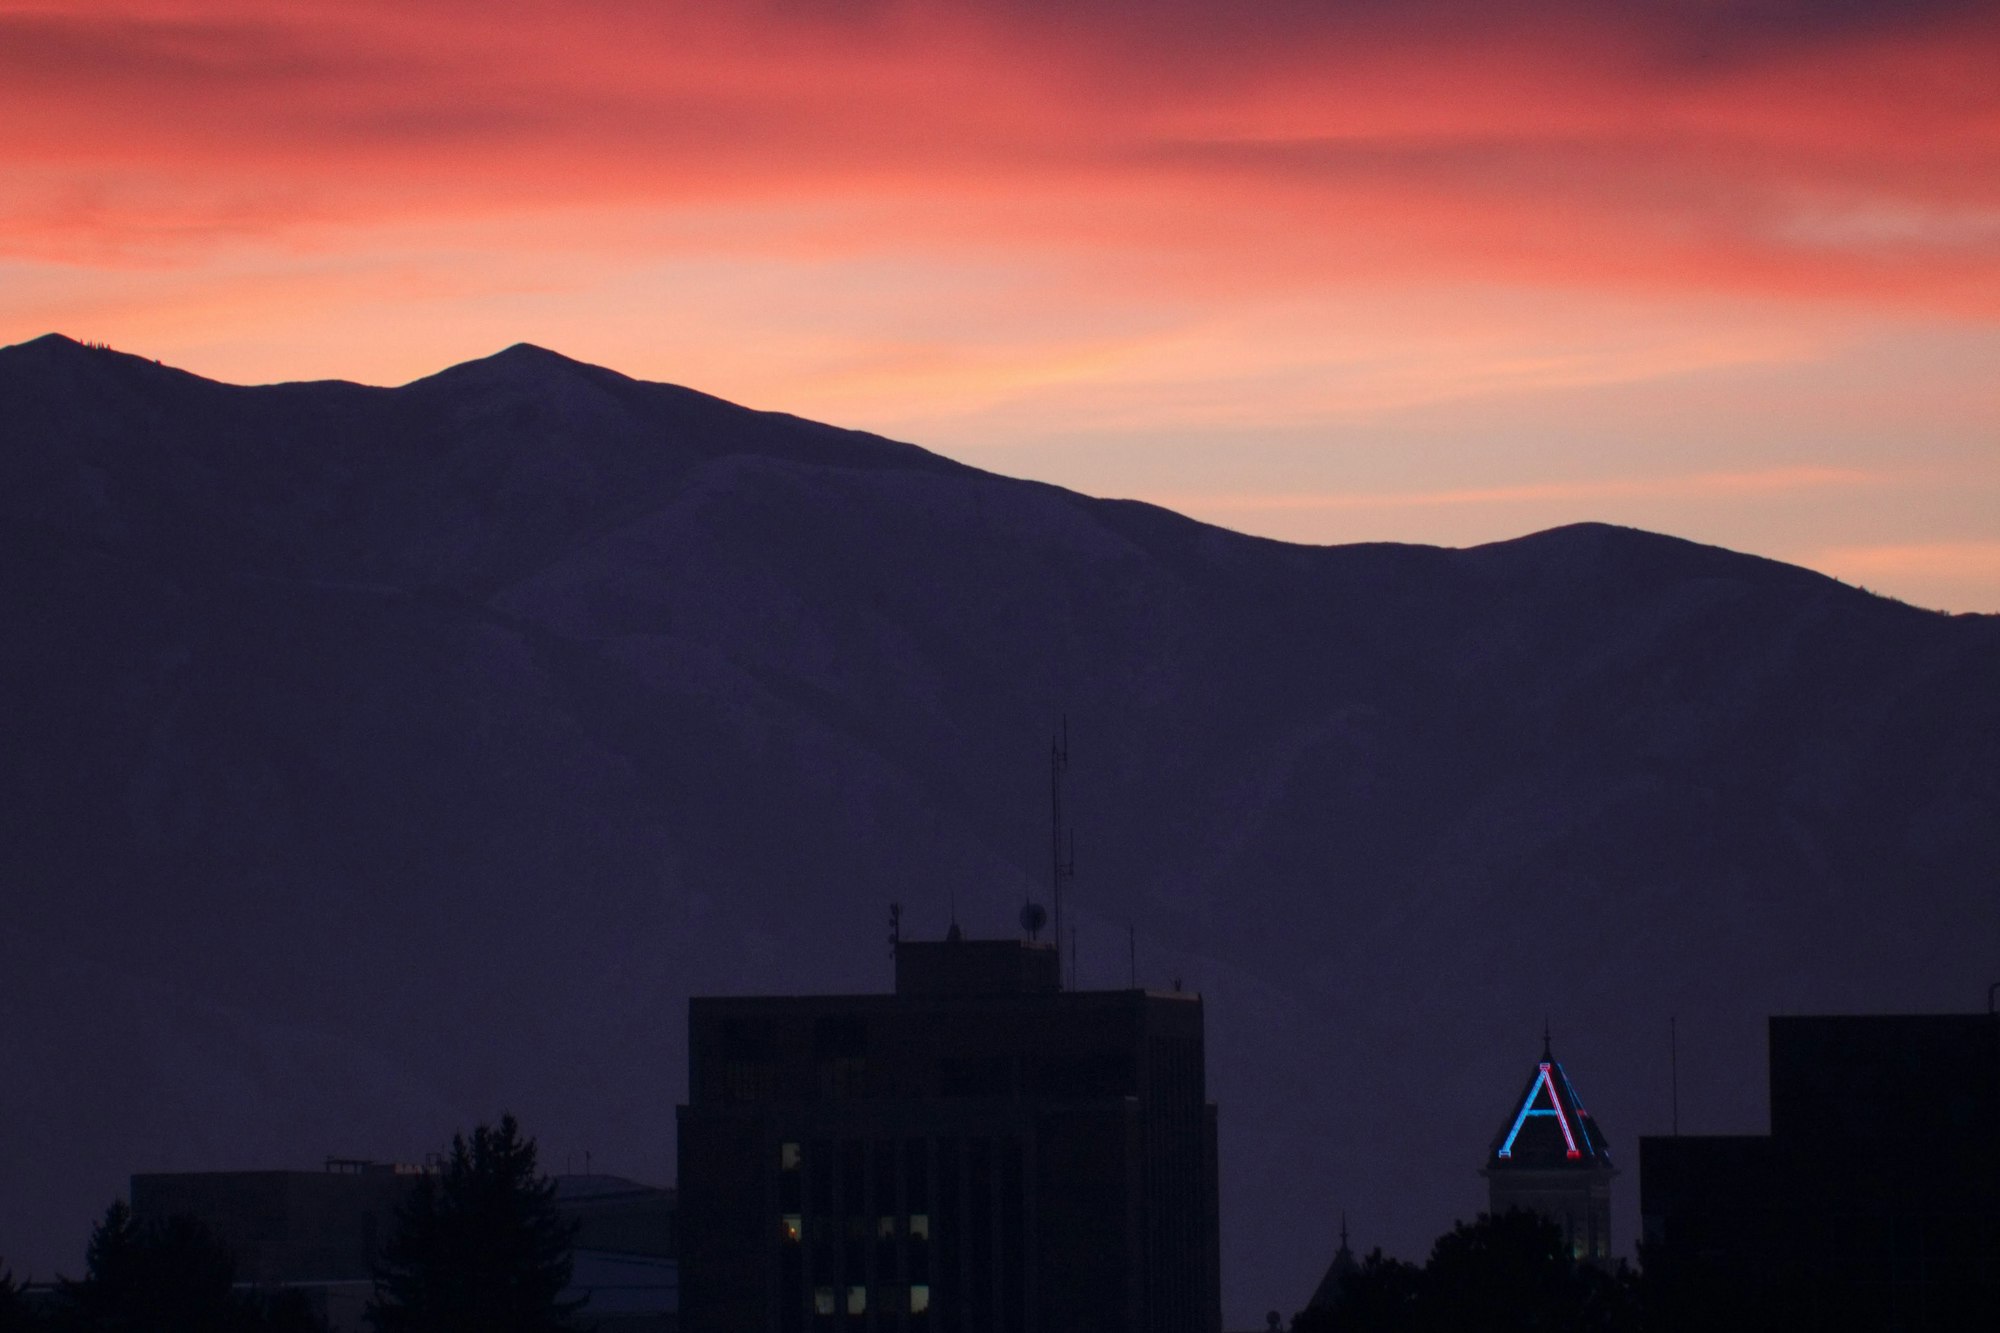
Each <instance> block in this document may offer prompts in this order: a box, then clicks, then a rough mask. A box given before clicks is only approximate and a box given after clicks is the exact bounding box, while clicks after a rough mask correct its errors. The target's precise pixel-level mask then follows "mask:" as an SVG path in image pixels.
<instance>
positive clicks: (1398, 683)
mask: <svg viewBox="0 0 2000 1333" xmlns="http://www.w3.org/2000/svg"><path fill="white" fill-rule="evenodd" d="M0 553H4V556H5V559H4V562H0V606H4V607H5V608H6V610H7V613H8V619H9V623H10V633H9V634H8V635H7V636H6V639H5V641H4V643H0V691H4V694H0V700H4V702H5V705H6V706H5V709H4V714H5V716H4V720H0V728H4V733H0V742H4V750H0V753H5V754H6V755H7V756H8V759H7V761H6V762H5V764H4V765H0V884H4V886H5V890H4V891H5V895H6V897H5V906H6V909H7V911H6V918H7V921H8V927H7V931H6V934H5V935H4V937H0V941H4V942H0V952H4V955H5V956H4V957H0V1026H4V1030H6V1031H7V1032H8V1033H9V1034H10V1035H12V1036H13V1037H14V1045H15V1048H16V1055H17V1058H18V1059H19V1060H20V1061H21V1065H20V1067H21V1068H23V1069H26V1070H29V1071H32V1072H33V1074H34V1076H33V1077H32V1078H24V1079H15V1080H0V1144H4V1145H10V1146H8V1147H5V1148H0V1254H5V1255H7V1256H8V1258H9V1259H10V1260H11V1261H13V1262H14V1263H15V1265H16V1266H17V1267H20V1266H22V1265H28V1266H31V1267H34V1268H35V1269H36V1270H37V1271H40V1272H46V1271H47V1269H48V1267H49V1266H50V1265H52V1264H56V1263H63V1264H66V1265H68V1266H69V1267H70V1268H71V1269H74V1267H75V1266H76V1265H77V1263H78V1258H77V1256H78V1255H79V1254H80V1250H81V1238H82V1235H83V1232H84V1229H85V1227H86V1225H87V1222H88V1219H89V1217H90V1216H91V1214H92V1213H93V1212H94V1211H95V1210H96V1209H98V1208H99V1207H101V1206H102V1203H103V1202H104V1199H105V1198H106V1197H108V1196H109V1194H110V1193H111V1192H112V1191H114V1190H115V1189H117V1188H118V1187H119V1185H120V1182H121V1180H122V1177H123V1176H124V1175H126V1174H128V1173H129V1172H131V1171H136V1170H156V1169H173V1168H197V1167H217V1168H219V1167H230V1166H255V1165H283V1164H303V1163H308V1162H311V1161H315V1160H318V1158H319V1157H320V1156H323V1155H325V1154H327V1153H339V1154H359V1155H377V1156H385V1157H388V1156H402V1157H408V1156H411V1155H414V1154H416V1153H418V1152H421V1151H423V1150H425V1149H427V1148H429V1147H431V1146H433V1145H434V1144H435V1143H436V1142H437V1141H438V1140H439V1139H440V1138H441V1137H443V1136H444V1135H445V1134H447V1133H448V1132H449V1131H450V1130H451V1129H452V1128H453V1127H455V1126H458V1125H462V1124H464V1123H467V1122H469V1121H470V1120H471V1119H473V1118H474V1117H490V1116H491V1115H493V1114H495V1113H497V1111H498V1110H500V1109H501V1108H502V1107H506V1108H510V1109H513V1110H515V1111H516V1112H517V1113H519V1114H520V1115H521V1117H522V1120H523V1123H524V1124H526V1125H528V1126H529V1128H530V1129H531V1130H532V1131H534V1132H536V1133H538V1134H540V1135H541V1137H542V1139H543V1142H544V1147H545V1151H546V1152H547V1153H548V1155H549V1159H550V1160H551V1161H555V1162H558V1163H560V1162H561V1161H562V1160H563V1158H564V1156H565V1155H566V1154H569V1153H581V1152H582V1151H583V1150H585V1149H588V1150H590V1151H591V1152H592V1153H593V1155H594V1161H595V1162H596V1163H598V1164H599V1165H601V1166H603V1167H605V1168H606V1169H615V1170H617V1171H619V1172H620V1173H622V1174H627V1175H635V1176H639V1177H644V1178H652V1179H666V1178H668V1177H669V1176H670V1174H671V1169H672V1167H671V1163H672V1157H673V1143H672V1135H673V1127H672V1115H671V1106H672V1104H673V1102H674V1101H675V1100H676V1098H677V1097H678V1096H680V1095H681V1093H682V1092H683V1091H684V1078H685V1074H684V1054H685V1053H684V1050H683V1040H682V1025H683V1023H684V1009H683V1007H682V1005H683V1001H684V999H685V997H686V996H687V995H688V994H690V993H704V992H716V991H724V992H727V991H740V992H756V991H813V990H831V989H841V990H845V989H878V988H882V987H885V986H886V985H887V983H888V968H887V955H886V949H885V948H884V945H883V939H882V936H883V927H884V919H885V908H886V904H887V903H888V902H889V901H891V900H899V901H902V902H903V903H904V904H906V918H905V919H906V922H908V925H909V928H910V929H911V930H912V931H914V932H918V933H932V932H939V931H942V929H943V927H944V925H945V922H946V920H947V918H948V916H949V915H950V913H951V912H952V910H953V908H954V906H955V908H956V911H957V913H958V916H959V918H960V919H961V920H962V921H963V922H964V923H965V924H966V925H967V927H968V928H969V929H971V930H973V931H974V932H975V933H1001V932H1003V931H1005V930H1007V929H1009V928H1010V926H1011V923H1012V920H1013V917H1014V913H1015V911H1016V910H1017V908H1018V906H1019V904H1020V901H1021V899H1022V897H1023V896H1024V894H1027V893H1031V892H1032V893H1036V894H1038V895H1039V894H1040V893H1041V892H1042V890H1041V887H1040V886H1041V884H1042V883H1043V881H1044V879H1045V876H1046V864H1045V857H1046V848H1047V826H1046V820H1047V791H1046V756H1045V751H1044V747H1045V746H1046V744H1047V737H1048V731H1049V728H1050V726H1051V724H1052V722H1053V721H1054V720H1055V719H1056V718H1058V717H1059V716H1061V715H1063V714H1064V713H1067V715H1068V717H1069V719H1070V725H1071V735H1072V750H1073V763H1074V767H1073V771H1072V775H1073V779H1074V784H1075V787H1074V797H1075V799H1074V804H1075V806H1076V810H1077V816H1078V824H1079V834H1078V858H1077V859H1078V865H1079V876H1078V881H1077V886H1076V892H1075V894H1074V896H1073V898H1072V900H1071V905H1072V906H1073V907H1074V908H1075V920H1076V924H1077V928H1078V930H1077V941H1076V944H1077V951H1078V964H1079V969H1080V975H1081V977H1082V979H1083V982H1084V984H1086V985H1123V984H1125V983H1126V976H1127V966H1128V963H1127V931H1128V927H1129V928H1131V929H1133V931H1134V933H1135V935H1136V941H1137V956H1138V970H1139V972H1140V974H1141V976H1140V979H1141V980H1142V981H1144V982H1146V983H1148V984H1153V985H1167V984H1171V983H1172V981H1173V979H1174V978H1176V977H1179V978H1181V979H1183V981H1184V982H1185V983H1186V984H1188V985H1191V986H1194V987H1196V988H1199V989H1201V990H1202V991H1203V992H1204V993H1205V994H1206V996H1207V997H1208V1000H1209V1021H1210V1032H1209V1040H1210V1077H1211V1082H1212V1093H1213V1095H1214V1096H1216V1098H1217V1099H1218V1100H1219V1101H1220V1103H1221V1106H1222V1125H1223V1131H1222V1133H1223V1170H1224V1209H1225V1216H1224V1232H1225V1235H1224V1245H1225V1273H1224V1284H1225V1302H1226V1308H1227V1309H1228V1311H1229V1312H1230V1316H1231V1319H1232V1321H1240V1320H1245V1319H1250V1318H1253V1317H1254V1316H1255V1315H1256V1314H1257V1313H1260V1312H1261V1311H1263V1310H1264V1309H1267V1308H1272V1307H1277V1308H1282V1309H1286V1310H1289V1309H1291V1308H1294V1307H1295V1306H1296V1305H1297V1304H1299V1303H1301V1302H1302V1301H1303V1299H1304V1297H1305V1295H1306V1294H1307V1293H1308V1292H1309V1291H1310V1289H1311V1284H1312V1282H1313V1281H1314V1280H1315V1278H1316V1277H1317V1275H1318V1272H1319V1271H1320V1270H1321V1269H1322V1268H1323V1267H1324V1264H1325V1260H1326V1256H1327V1254H1328V1253H1329V1252H1330V1249H1331V1243H1332V1236H1333V1229H1334V1226H1335V1221H1334V1219H1335V1215H1336V1214H1337V1213H1338V1212H1339V1210H1341V1209H1342V1208H1346V1209H1347V1210H1348V1211H1349V1213H1350V1214H1351V1216H1352V1218H1353V1220H1354V1223H1355V1229H1356V1232H1357V1236H1358V1238H1359V1239H1360V1240H1361V1241H1363V1242H1364V1243H1367V1244H1372V1243H1376V1242H1377V1241H1379V1242H1381V1243H1383V1244H1385V1245H1387V1246H1389V1247H1390V1248H1391V1249H1392V1250H1395V1249H1401V1250H1403V1251H1404V1252H1406V1253H1414V1252H1415V1251H1416V1250H1417V1248H1418V1247H1419V1246H1421V1245H1422V1244H1424V1243H1425V1242H1427V1241H1428V1239H1429V1237H1430V1236H1432V1235H1434V1234H1435V1233H1436V1232H1438V1231H1439V1230H1442V1229H1443V1228H1444V1227H1445V1226H1446V1225H1448V1224H1449V1222H1450V1221H1451V1220H1452V1218H1453V1217H1454V1216H1469V1215H1470V1214H1471V1213H1472V1212H1474V1211H1476V1210H1477V1209H1478V1208H1479V1207H1480V1206H1481V1205H1482V1202H1483V1186H1482V1182H1480V1181H1479V1180H1478V1178H1477V1177H1476V1176H1475V1175H1474V1174H1473V1172H1474V1171H1475V1169H1476V1167H1477V1166H1478V1163H1479V1159H1480V1154H1481V1152H1482V1150H1483V1148H1484V1146H1485V1143H1486V1141H1487V1139H1488V1138H1489V1137H1490V1136H1491V1133H1492V1130H1493V1128H1494V1122H1496V1121H1497V1120H1498V1119H1499V1118H1500V1117H1501V1116H1502V1114H1503V1113H1504V1112H1505V1111H1506V1109H1507V1108H1506V1107H1505V1105H1504V1103H1505V1102H1506V1100H1507V1098H1508V1097H1510V1096H1511V1095H1512V1093H1513V1092H1514V1090H1515V1084H1516V1083H1517V1082H1518V1069H1519V1063H1520V1061H1521V1060H1522V1059H1524V1058H1527V1057H1529V1056H1531V1055H1532V1054H1533V1053H1534V1052H1533V1047H1534V1045H1535V1043H1536V1042H1537V1041H1538V1040H1539V1036H1540V1032H1539V1029H1540V1024H1541V1022H1542V1019H1543V1017H1544V1015H1545V1014H1546V1015H1548V1016H1549V1018H1550V1019H1551V1021H1552V1023H1553V1026H1554V1030H1555V1038H1556V1046H1557V1049H1558V1051H1559V1053H1560V1054H1562V1056H1563V1058H1564V1060H1565V1063H1566V1065H1567V1066H1568V1068H1569V1071H1570V1073H1571V1075H1572V1077H1573V1078H1574V1079H1575V1081H1576V1083H1577V1085H1578V1089H1579V1091H1580V1093H1581V1094H1582V1095H1583V1097H1584V1098H1585V1100H1586V1102H1587V1104H1589V1105H1590V1106H1591V1109H1592V1110H1593V1111H1594V1112H1595V1113H1596V1114H1597V1116H1598V1118H1599V1119H1600V1121H1601V1122H1602V1123H1603V1124H1604V1125H1605V1126H1606V1128H1607V1129H1608V1131H1609V1132H1610V1134H1611V1136H1612V1146H1613V1151H1614V1153H1615V1154H1616V1155H1618V1156H1619V1157H1621V1158H1622V1160H1623V1161H1624V1162H1625V1165H1626V1171H1627V1175H1626V1176H1625V1178H1624V1179H1623V1180H1621V1182H1620V1189H1621V1191H1622V1194H1621V1196H1620V1205H1621V1207H1620V1212H1619V1223H1618V1224H1619V1228H1620V1234H1621V1244H1629V1242H1630V1240H1631V1238H1632V1236H1633V1231H1634V1228H1635V1226H1636V1218H1635V1216H1634V1211H1635V1210H1634V1208H1633V1206H1632V1205H1633V1201H1634V1199H1635V1198H1636V1166H1637V1162H1636V1157H1637V1153H1636V1147H1637V1144H1636V1138H1637V1135H1638V1134H1640V1133H1647V1132H1658V1131H1661V1130H1663V1129H1664V1128H1665V1125H1666V1120H1667V1107H1666V1052H1665V1031H1666V1020H1667V1018H1668V1016H1669V1015H1678V1016H1679V1019H1680V1030H1681V1033H1682V1037H1683V1049H1682V1053H1681V1071H1682V1123H1683V1125H1684V1127H1686V1128H1689V1129H1691V1130H1697V1131H1722V1130H1754V1129H1757V1128H1760V1127H1761V1124H1762V1116H1763V1092H1762V1088H1763V1073H1762V1059H1763V1051H1762V1042H1763V1036H1762V1032H1763V1029H1762V1021H1763V1016H1764V1015H1765V1013H1767V1012H1771V1011H1781V1010H1783V1011H1796V1010H1807V1009H1873V1008H1886V1009H1896V1008H1963V1007H1965V1006H1967V1005H1968V1004H1970V1003H1974V1002H1976V1000H1977V997H1978V995H1979V994H1980V993H1981V991H1982V990H1983V987H1984V985H1985V984H1986V982H1987V981H1989V980H1990V979H1991V975H1990V974H1993V973H1994V972H1995V969H1996V967H2000V959H1996V957H1995V954H1994V945H1993V942H1994V941H1995V940H1996V939H2000V906H1996V900H2000V895H1995V894H1993V893H1992V891H1991V886H1992V884H1993V883H1994V881H1995V879H1996V871H2000V820H1996V819H1995V818H1994V817H1993V812H1994V810H1995V809H1996V797H2000V790H1996V777H1995V775H1996V774H2000V762H1996V761H2000V703H1997V702H1996V699H1995V694H1994V691H1993V689H1992V685H1991V683H1992V681H1994V680H1996V679H2000V621H1996V619H1995V618H1992V617H1968V616H1960V617H1946V616H1941V615H1936V614H1932V613H1928V612H1922V611H1917V610H1913V609H1911V608H1908V607H1904V606H1901V605H1899V604H1896V603H1892V602H1887V601H1883V600H1880V599H1876V598H1872V597H1869V596H1867V595H1865V594H1862V593H1860V592H1857V591H1855V590H1853V589H1849V588H1846V587H1844V586H1842V585H1840V584H1837V583H1835V582H1833V581H1831V580H1828V579H1825V578H1822V577H1820V576H1818V575H1815V574H1811V573H1808V572H1806V571H1803V570H1798V569H1793V568H1789V567H1786V566H1783V565H1778V564H1774V563H1772V562H1769V561H1763V560H1758V559H1753V558H1750V557H1746V556H1741V555H1736V554H1733V553H1730V552H1726V551H1720V550H1715V549H1712V548H1705V547H1699V546H1695V545H1692V544H1689V543H1686V542H1681V541H1677V540H1675V539H1672V538H1667V537H1659V536H1654V535H1651V534H1646V533H1639V532H1633V531H1629V530H1622V529H1615V528H1608V527H1603V526H1596V525H1584V526H1580V527H1574V528H1565V529H1559V530H1556V531H1553V532H1548V533H1542V534H1537V535H1535V536H1532V537H1526V538H1522V539H1520V540H1517V541H1513V542H1505V543H1499V544H1496V545H1493V546H1487V547H1481V548H1476V549H1473V550H1467V551H1446V550H1437V549H1431V548H1421V547H1402V546H1389V545H1370V546H1352V547H1331V548H1309V547H1296V546H1287V545H1283V544H1279V543H1274V542H1267V541H1261V540H1257V539H1252V538H1248V537H1243V536H1240V535H1237V534H1233V533H1228V532H1225V531H1222V530H1219V529H1215V528H1210V527H1205V526H1203V525H1200V524H1197V523H1194V522H1191V521H1189V520H1186V519H1184V518H1181V517H1179V516H1176V515H1173V514H1170V513H1167V512H1165V511H1162V510H1158V509H1154V508H1150V507H1147V506H1143V505H1137V504H1131V503H1121V502H1107V501H1097V500H1089V499H1085V498H1083V497H1080V496H1076V495H1073V494H1069V493H1066V492H1063V491H1060V490H1058V489H1055V488H1051V487H1047V486H1041V485H1036V484H1031V483H1026V482H1020V481H1014V480H1009V479H1006V478H1001V477H996V476H992V475H990V474H985V473H981V472H978V471H976V470H973V469H970V468H965V467H962V466H959V465H957V464H954V463H951V462H949V461H947V460H944V459H941V458H938V457H937V456H935V455H931V454H928V453H926V452H924V451H922V450H920V449H917V448H914V447H912V446H908V445H900V444H895V443H892V442H889V441H885V440H880V439H877V438H875V437H871V436H866V435H859V434H855V433H851V432H845V431H838V430H834V429H832V428H829V427H825V426H818V425H814V424H812V423H808V422H803V421H799V420H797V419H794V418H788V417H782V416H775V415H770V414H764V413H755V412H749V411H746V410H744V409H742V408H737V407H734V406H731V405H729V404H726V403H722V402H720V401H718V400H715V399H711V398H707V397H704V396H702V395H699V394H695V393H691V392H689V391H687V390H683V389H676V388H672V387H669V386H663V385H650V384H643V383H640V382H637V381H633V380H629V379H626V378H624V377H622V376H619V375H616V374H614V373H612V372H610V371H605V370H601V369H597V368H594V367H588V366H583V365H579V364H577V363H574V362H570V361H567V360H565V359H563V358H561V357H558V356H555V355H554V354H552V353H548V352H543V351H540V350H538V349H533V348H526V347H520V348H514V349H510V350H509V351H507V352H503V353H501V354H500V355H498V356H496V357H492V358H489V359H487V360H485V361H480V362H474V363H471V364H469V365H466V366H460V367H456V368H454V369H452V370H449V371H446V372H444V373H443V374H441V375H437V376H434V377H432V378H430V379H427V380H422V381H418V382H417V383H415V384H412V385H408V386H404V387H402V388H399V389H371V388H362V387H359V386H354V385H344V384H303V385H281V386H273V387H267V388H256V389H246V388H235V387H229V386H223V385H217V384H211V383H208V382H205V381H202V380H199V379H197V378H195V377H192V376H188V375H184V374H182V373H180V372H177V371H173V370H170V369H167V368H164V367H160V366H156V365H154V364H153V363H151V362H146V361H141V360H138V359H136V358H129V357H123V356H120V355H118V354H116V353H109V352H104V351H99V350H92V349H87V348H83V347H80V346H78V345H76V344H73V343H69V342H67V341H66V340H60V339H43V340H39V341H37V342H35V343H29V344H24V345H22V346H19V347H14V348H7V349H0Z"/></svg>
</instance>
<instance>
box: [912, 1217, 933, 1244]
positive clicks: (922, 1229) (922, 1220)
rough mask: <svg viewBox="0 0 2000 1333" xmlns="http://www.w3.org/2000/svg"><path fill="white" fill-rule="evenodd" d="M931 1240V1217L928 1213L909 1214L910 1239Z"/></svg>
mask: <svg viewBox="0 0 2000 1333" xmlns="http://www.w3.org/2000/svg"><path fill="white" fill-rule="evenodd" d="M930 1238H931V1215H930V1214H929V1213H911V1214H910V1239H911V1240H929V1239H930Z"/></svg>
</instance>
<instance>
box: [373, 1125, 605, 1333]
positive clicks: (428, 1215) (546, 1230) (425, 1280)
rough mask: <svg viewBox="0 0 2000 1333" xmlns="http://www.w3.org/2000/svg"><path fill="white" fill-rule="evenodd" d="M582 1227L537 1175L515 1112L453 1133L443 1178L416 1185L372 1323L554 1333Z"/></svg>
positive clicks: (429, 1332)
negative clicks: (571, 1220) (561, 1208)
mask: <svg viewBox="0 0 2000 1333" xmlns="http://www.w3.org/2000/svg"><path fill="white" fill-rule="evenodd" d="M575 1235H576V1227H575V1225H574V1224H573V1223H568V1222H565V1221H563V1219H562V1216H561V1215H560V1214H559V1213H558V1212H557V1211H556V1207H555V1182H553V1181H551V1180H549V1179H548V1178H546V1177H544V1176H542V1175H540V1174H538V1173H537V1171H536V1169H535V1141H534V1140H533V1139H523V1138H522V1137H521V1134H520V1127H519V1126H518V1125H517V1124H516V1123H515V1121H514V1117H513V1116H511V1115H508V1116H502V1117H501V1118H500V1124H499V1127H498V1128H493V1127H489V1126H486V1125H481V1126H479V1127H478V1128H477V1129H475V1130H473V1132H472V1137H471V1139H470V1140H468V1139H467V1138H466V1137H465V1136H464V1135H462V1134H461V1135H455V1136H453V1138H452V1141H451V1157H450V1159H449V1160H448V1161H447V1162H446V1163H445V1165H444V1168H443V1170H442V1171H441V1172H439V1173H438V1174H436V1175H430V1176H425V1177H424V1178H423V1179H422V1180H421V1181H420V1182H418V1185H417V1188H416V1190H415V1191H414V1192H412V1194H411V1196H410V1198H409V1200H408V1202H407V1203H405V1204H404V1206H403V1207H402V1208H401V1209H400V1210H398V1212H397V1229H396V1233H395V1235H394V1236H392V1237H391V1238H390V1240H389V1243H388V1244H387V1245H386V1246H385V1247H384V1248H383V1262H382V1266H381V1267H380V1268H379V1269H378V1270H377V1271H376V1275H375V1299H374V1300H373V1301H372V1302H370V1303H369V1307H368V1319H369V1322H370V1323H372V1324H373V1325H374V1326H375V1328H376V1329H378V1330H379V1331H380V1333H555V1331H556V1330H566V1329H571V1328H574V1327H576V1325H575V1324H574V1322H573V1316H574V1315H575V1313H576V1311H577V1310H578V1309H580V1308H581V1307H582V1305H583V1302H582V1301H567V1302H566V1301H564V1300H563V1299H562V1292H563V1288H565V1287H567V1286H568V1285H569V1278H570V1249H571V1243H572V1241H573V1240H574V1239H575Z"/></svg>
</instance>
